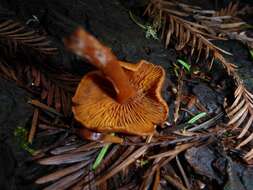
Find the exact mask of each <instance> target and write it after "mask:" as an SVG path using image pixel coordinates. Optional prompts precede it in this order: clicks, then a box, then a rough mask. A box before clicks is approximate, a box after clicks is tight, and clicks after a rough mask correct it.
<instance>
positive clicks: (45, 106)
mask: <svg viewBox="0 0 253 190" xmlns="http://www.w3.org/2000/svg"><path fill="white" fill-rule="evenodd" d="M28 103H29V104H32V105H34V106H36V107H38V108H41V109H42V110H45V111H48V112H50V113H53V114H55V115H58V116H60V117H63V115H62V114H60V113H59V112H57V111H56V110H55V109H54V108H51V107H49V106H47V105H46V104H43V103H41V102H40V101H38V100H29V101H28Z"/></svg>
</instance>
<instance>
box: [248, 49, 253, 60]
mask: <svg viewBox="0 0 253 190" xmlns="http://www.w3.org/2000/svg"><path fill="white" fill-rule="evenodd" d="M249 53H250V56H251V59H252V60H253V49H250V50H249Z"/></svg>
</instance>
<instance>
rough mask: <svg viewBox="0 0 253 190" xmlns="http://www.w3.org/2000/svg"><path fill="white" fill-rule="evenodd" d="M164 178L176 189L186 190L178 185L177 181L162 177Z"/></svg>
mask: <svg viewBox="0 0 253 190" xmlns="http://www.w3.org/2000/svg"><path fill="white" fill-rule="evenodd" d="M164 178H165V179H166V180H167V181H168V182H169V183H171V184H172V185H173V186H175V187H176V188H178V189H179V190H187V189H186V188H185V187H184V186H183V185H182V184H181V183H179V182H178V181H176V180H175V179H173V178H172V177H170V176H168V175H166V176H164Z"/></svg>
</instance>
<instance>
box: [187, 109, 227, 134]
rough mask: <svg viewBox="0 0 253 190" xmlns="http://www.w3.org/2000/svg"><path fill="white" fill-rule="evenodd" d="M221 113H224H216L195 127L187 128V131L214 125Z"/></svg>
mask: <svg viewBox="0 0 253 190" xmlns="http://www.w3.org/2000/svg"><path fill="white" fill-rule="evenodd" d="M223 115H224V113H222V112H220V113H219V114H217V115H216V116H215V117H213V118H212V119H209V120H207V121H206V122H204V123H202V124H200V125H197V126H196V127H192V128H190V129H188V130H187V131H190V132H194V131H198V130H201V129H208V128H209V127H211V126H212V125H214V124H215V123H216V122H217V121H218V120H219V119H220V118H221V117H222V116H223Z"/></svg>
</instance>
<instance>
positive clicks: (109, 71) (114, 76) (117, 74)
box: [102, 61, 136, 104]
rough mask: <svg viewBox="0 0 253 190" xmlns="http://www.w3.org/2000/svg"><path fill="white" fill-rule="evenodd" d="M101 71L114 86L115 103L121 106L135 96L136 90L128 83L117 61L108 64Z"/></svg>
mask: <svg viewBox="0 0 253 190" xmlns="http://www.w3.org/2000/svg"><path fill="white" fill-rule="evenodd" d="M102 70H103V73H104V74H105V75H106V77H107V78H108V79H109V80H110V81H111V83H112V84H113V86H114V89H115V91H116V93H117V98H116V100H117V102H119V103H120V104H123V103H125V102H127V100H128V99H129V98H131V97H133V96H134V95H135V94H136V90H135V89H134V88H133V87H132V85H131V84H130V83H129V79H128V77H127V75H126V74H125V72H124V70H123V69H122V67H121V66H120V63H119V62H118V61H111V62H109V63H108V64H107V66H106V67H104V68H103V69H102Z"/></svg>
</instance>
